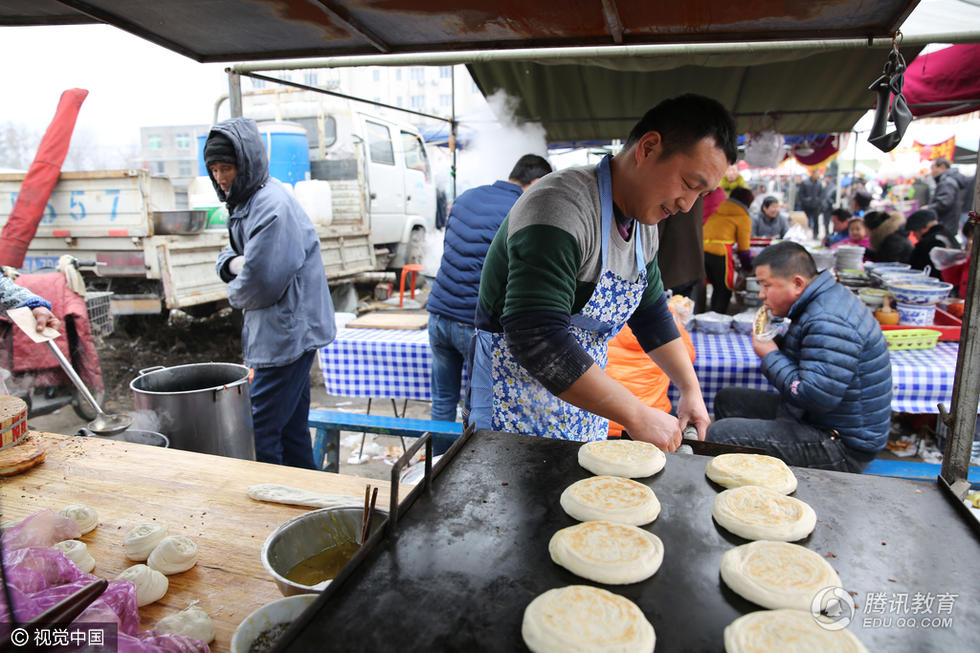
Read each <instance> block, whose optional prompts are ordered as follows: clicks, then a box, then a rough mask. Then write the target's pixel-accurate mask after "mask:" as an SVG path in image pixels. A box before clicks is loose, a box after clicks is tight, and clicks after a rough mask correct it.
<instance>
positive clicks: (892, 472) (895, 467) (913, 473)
mask: <svg viewBox="0 0 980 653" xmlns="http://www.w3.org/2000/svg"><path fill="white" fill-rule="evenodd" d="M942 468H943V466H942V465H939V464H936V463H915V462H906V461H904V460H885V459H883V458H875V459H874V460H872V461H871V464H870V465H868V466H867V467H866V468H865V469H864V473H865V474H876V475H878V476H895V477H897V478H905V479H909V480H911V481H935V480H936V478H937V477H938V476H939V472H940V471H941V470H942ZM967 480H969V481H970V482H971V483H980V467H970V472H969V477H968V479H967Z"/></svg>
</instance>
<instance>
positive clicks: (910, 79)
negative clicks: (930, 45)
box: [904, 44, 980, 116]
mask: <svg viewBox="0 0 980 653" xmlns="http://www.w3.org/2000/svg"><path fill="white" fill-rule="evenodd" d="M904 92H905V99H906V100H907V101H908V102H909V104H910V105H912V113H913V114H915V115H916V116H954V115H957V114H961V113H969V112H971V111H976V110H977V109H980V45H978V44H961V45H953V46H950V47H948V48H945V49H943V50H937V51H936V52H930V53H929V54H921V55H919V56H918V57H916V58H915V60H914V61H912V63H910V64H909V68H908V70H907V71H906V73H905V89H904Z"/></svg>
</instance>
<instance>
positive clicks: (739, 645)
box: [725, 610, 868, 653]
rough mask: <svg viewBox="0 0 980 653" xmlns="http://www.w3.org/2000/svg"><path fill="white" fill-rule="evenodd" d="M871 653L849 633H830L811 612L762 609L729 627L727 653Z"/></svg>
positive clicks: (835, 631) (846, 631) (726, 629)
mask: <svg viewBox="0 0 980 653" xmlns="http://www.w3.org/2000/svg"><path fill="white" fill-rule="evenodd" d="M811 651H819V652H820V653H824V652H825V651H835V653H868V649H866V648H864V644H862V643H861V641H860V640H859V639H858V638H857V637H855V636H854V635H853V634H851V632H850V631H848V630H826V629H825V628H823V627H822V626H820V624H818V623H817V621H816V619H814V618H813V616H812V615H811V614H810V613H809V612H804V611H802V610H760V611H759V612H750V613H749V614H747V615H744V616H742V617H739V618H738V619H736V620H735V621H733V622H732V623H730V624H728V625H727V626H726V627H725V653H767V652H771V653H810V652H811Z"/></svg>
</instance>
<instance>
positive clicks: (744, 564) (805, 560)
mask: <svg viewBox="0 0 980 653" xmlns="http://www.w3.org/2000/svg"><path fill="white" fill-rule="evenodd" d="M721 579H722V580H723V581H725V584H726V585H728V586H729V587H730V588H732V590H734V591H735V593H736V594H739V595H741V596H742V597H744V598H746V599H748V600H749V601H752V602H753V603H758V604H759V605H761V606H762V607H764V608H772V609H778V608H794V609H796V610H809V609H810V604H811V602H812V601H813V597H814V596H815V595H816V594H817V593H818V592H820V591H821V590H823V589H824V588H827V587H841V582H840V577H839V576H838V575H837V572H836V571H834V568H833V567H831V566H830V563H829V562H827V561H826V560H824V559H823V557H821V556H820V554H818V553H814V552H813V551H811V550H810V549H807V548H805V547H802V546H800V545H799V544H789V543H787V542H770V541H767V540H759V541H758V542H749V543H748V544H743V545H742V546H737V547H735V548H734V549H729V550H728V551H725V553H724V554H723V555H722V556H721Z"/></svg>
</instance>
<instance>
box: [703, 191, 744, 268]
mask: <svg viewBox="0 0 980 653" xmlns="http://www.w3.org/2000/svg"><path fill="white" fill-rule="evenodd" d="M751 235H752V218H751V217H749V211H748V209H746V208H745V207H744V206H742V204H741V203H739V202H737V201H735V200H732V199H728V200H725V201H724V202H722V203H721V206H719V207H718V210H717V211H715V212H714V213H712V214H711V217H710V218H708V221H707V222H705V223H704V251H705V252H706V253H707V254H715V255H717V256H725V244H726V243H734V244H737V245H738V249H739V250H740V251H743V252H747V251H748V250H749V239H750V237H751Z"/></svg>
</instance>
